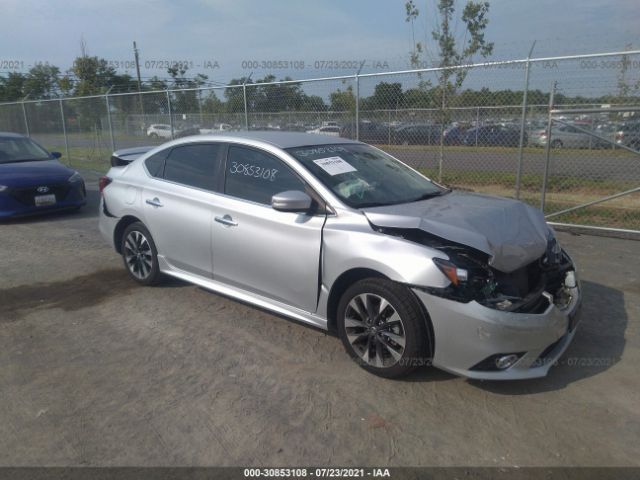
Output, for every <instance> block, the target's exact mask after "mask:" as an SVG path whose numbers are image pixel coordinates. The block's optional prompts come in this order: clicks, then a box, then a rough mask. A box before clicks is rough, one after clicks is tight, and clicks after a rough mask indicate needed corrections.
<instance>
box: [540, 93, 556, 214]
mask: <svg viewBox="0 0 640 480" xmlns="http://www.w3.org/2000/svg"><path fill="white" fill-rule="evenodd" d="M556 85H557V82H553V84H552V85H551V94H550V95H549V116H548V118H547V145H546V146H545V152H544V153H545V159H544V174H543V176H542V195H541V197H540V210H542V212H543V213H544V204H545V200H546V196H547V181H548V179H549V163H550V160H551V127H552V124H553V117H552V115H551V110H553V97H555V95H556Z"/></svg>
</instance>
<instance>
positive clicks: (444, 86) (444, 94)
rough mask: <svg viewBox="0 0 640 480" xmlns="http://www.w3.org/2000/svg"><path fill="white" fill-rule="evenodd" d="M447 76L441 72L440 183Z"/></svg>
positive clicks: (440, 178)
mask: <svg viewBox="0 0 640 480" xmlns="http://www.w3.org/2000/svg"><path fill="white" fill-rule="evenodd" d="M446 95H447V76H446V75H445V74H444V73H443V74H442V105H441V107H442V113H441V114H440V123H441V128H440V149H439V153H438V182H439V183H442V167H443V164H444V126H445V120H446V117H445V109H446V106H447V97H446Z"/></svg>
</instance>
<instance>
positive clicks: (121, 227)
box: [113, 215, 143, 254]
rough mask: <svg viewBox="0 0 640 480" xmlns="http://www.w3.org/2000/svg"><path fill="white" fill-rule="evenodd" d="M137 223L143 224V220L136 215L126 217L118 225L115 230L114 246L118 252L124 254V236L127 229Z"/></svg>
mask: <svg viewBox="0 0 640 480" xmlns="http://www.w3.org/2000/svg"><path fill="white" fill-rule="evenodd" d="M135 222H140V223H143V222H142V220H140V219H139V218H138V217H136V216H134V215H125V216H124V217H122V218H121V219H120V220H119V221H118V223H117V224H116V228H115V229H114V230H113V246H114V247H115V249H116V252H118V253H120V254H121V253H122V235H123V234H124V231H125V230H126V229H127V227H128V226H129V225H131V224H132V223H135Z"/></svg>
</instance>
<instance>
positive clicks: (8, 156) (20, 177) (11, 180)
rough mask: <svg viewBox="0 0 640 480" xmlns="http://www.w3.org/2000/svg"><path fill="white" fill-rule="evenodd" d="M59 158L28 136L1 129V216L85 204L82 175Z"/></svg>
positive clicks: (78, 206) (65, 208)
mask: <svg viewBox="0 0 640 480" xmlns="http://www.w3.org/2000/svg"><path fill="white" fill-rule="evenodd" d="M60 157H61V155H60V153H58V152H51V153H49V152H48V151H47V150H45V149H44V148H43V147H41V146H40V145H38V144H37V143H36V142H34V141H33V140H31V139H30V138H28V137H24V136H22V135H18V134H16V133H5V132H0V218H8V217H16V216H22V215H30V214H36V213H43V212H51V211H58V210H76V209H79V208H80V207H82V206H83V205H85V203H86V197H87V193H86V190H85V185H84V180H83V179H82V176H81V175H80V174H79V173H78V172H76V171H75V170H73V169H71V168H69V167H66V166H65V165H63V164H62V163H60V162H59V161H58V159H59V158H60ZM45 241H46V238H45Z"/></svg>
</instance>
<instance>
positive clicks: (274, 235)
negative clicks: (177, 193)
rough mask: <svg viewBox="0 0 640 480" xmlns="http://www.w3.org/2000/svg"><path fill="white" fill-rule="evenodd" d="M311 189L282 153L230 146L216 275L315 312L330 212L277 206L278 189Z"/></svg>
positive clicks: (216, 228)
mask: <svg viewBox="0 0 640 480" xmlns="http://www.w3.org/2000/svg"><path fill="white" fill-rule="evenodd" d="M305 189H306V185H305V183H304V182H303V180H302V179H300V177H299V176H298V175H296V174H295V173H294V172H293V171H292V170H291V169H290V168H289V167H288V166H287V165H286V164H285V162H284V161H282V160H281V159H279V158H276V157H275V156H273V155H271V154H269V153H267V152H264V151H262V150H258V149H254V148H249V147H243V146H235V145H233V146H230V147H229V153H228V156H227V162H226V167H225V185H224V193H225V194H224V195H221V197H220V200H219V202H218V203H217V204H216V208H215V213H214V224H213V276H214V279H216V280H220V281H222V282H224V283H228V284H230V285H234V286H237V287H239V288H242V289H244V290H248V291H251V292H254V293H257V294H259V295H263V296H265V297H268V298H270V299H272V300H277V301H280V302H283V303H286V304H287V305H291V306H294V307H297V308H300V309H302V310H304V311H307V312H315V311H316V306H317V300H318V281H319V280H318V278H319V268H320V249H321V240H322V227H323V225H324V221H325V214H324V213H322V214H313V213H293V212H280V211H277V210H274V209H273V208H271V197H272V196H273V195H275V194H276V193H280V192H283V191H287V190H302V191H305Z"/></svg>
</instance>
